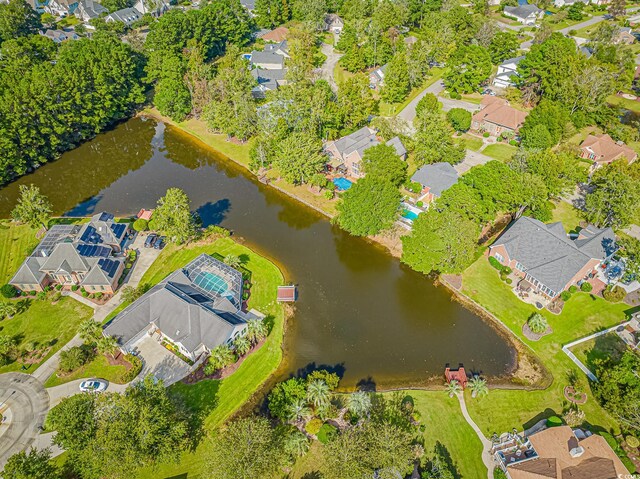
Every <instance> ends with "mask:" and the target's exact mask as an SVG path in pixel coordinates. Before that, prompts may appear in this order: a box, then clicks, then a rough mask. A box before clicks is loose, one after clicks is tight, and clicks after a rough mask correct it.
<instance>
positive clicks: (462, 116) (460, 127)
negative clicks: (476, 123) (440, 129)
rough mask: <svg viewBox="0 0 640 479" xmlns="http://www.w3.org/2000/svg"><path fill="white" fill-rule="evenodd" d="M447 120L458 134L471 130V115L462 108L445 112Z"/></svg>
mask: <svg viewBox="0 0 640 479" xmlns="http://www.w3.org/2000/svg"><path fill="white" fill-rule="evenodd" d="M447 119H448V120H449V123H450V124H451V126H452V127H453V129H454V130H456V131H458V132H462V131H467V130H468V129H469V128H471V113H469V112H468V111H467V110H465V109H464V108H452V109H451V110H449V111H448V112H447Z"/></svg>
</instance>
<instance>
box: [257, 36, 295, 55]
mask: <svg viewBox="0 0 640 479" xmlns="http://www.w3.org/2000/svg"><path fill="white" fill-rule="evenodd" d="M262 51H264V52H266V53H275V54H276V55H280V56H282V57H284V58H291V57H290V56H289V46H288V44H287V41H286V40H282V41H281V42H278V43H268V44H267V45H265V46H264V48H263V49H262Z"/></svg>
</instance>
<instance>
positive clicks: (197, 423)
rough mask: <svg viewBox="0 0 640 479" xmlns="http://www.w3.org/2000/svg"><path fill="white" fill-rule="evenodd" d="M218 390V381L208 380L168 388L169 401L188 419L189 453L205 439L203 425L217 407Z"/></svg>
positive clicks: (178, 384)
mask: <svg viewBox="0 0 640 479" xmlns="http://www.w3.org/2000/svg"><path fill="white" fill-rule="evenodd" d="M219 389H220V381H219V380H210V379H205V380H203V381H200V382H198V383H196V384H192V385H187V384H184V383H176V384H174V385H173V386H171V387H170V388H169V394H170V396H171V399H172V400H173V401H175V402H176V403H177V404H178V407H180V408H181V409H182V410H183V411H184V412H185V414H186V416H187V417H188V424H189V433H188V437H189V446H188V449H189V451H191V452H193V451H195V450H196V448H197V447H198V445H199V444H200V442H201V441H202V439H204V438H205V437H206V431H205V428H204V425H205V423H206V420H207V418H208V417H209V415H210V414H211V412H212V411H213V410H214V409H215V408H216V407H217V405H218V390H219ZM177 477H182V476H177ZM185 477H186V476H185Z"/></svg>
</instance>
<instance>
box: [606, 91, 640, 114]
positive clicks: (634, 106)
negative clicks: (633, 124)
mask: <svg viewBox="0 0 640 479" xmlns="http://www.w3.org/2000/svg"><path fill="white" fill-rule="evenodd" d="M607 103H609V104H610V105H614V106H617V107H620V108H624V109H626V110H631V111H633V112H636V113H640V101H636V100H627V99H626V98H622V97H620V96H617V95H609V96H608V97H607Z"/></svg>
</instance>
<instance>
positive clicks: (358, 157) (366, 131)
mask: <svg viewBox="0 0 640 479" xmlns="http://www.w3.org/2000/svg"><path fill="white" fill-rule="evenodd" d="M379 144H380V140H379V139H378V137H377V136H376V132H375V130H372V129H371V128H368V127H366V126H365V127H362V128H360V129H359V130H358V131H355V132H353V133H351V134H350V135H347V136H343V137H342V138H340V139H338V140H335V141H329V142H327V143H326V144H325V146H324V150H325V152H326V153H327V155H328V156H329V163H328V166H329V168H330V169H332V170H337V171H340V172H342V173H344V174H345V175H347V176H350V177H352V178H362V177H363V176H364V175H365V174H364V172H363V171H362V158H363V156H364V152H365V151H366V150H367V149H368V148H371V147H372V146H376V145H379ZM386 144H387V145H389V146H393V148H394V149H395V151H396V154H397V155H398V156H399V157H400V158H402V159H403V160H404V159H406V157H407V150H406V148H405V147H404V145H403V144H402V142H401V141H400V138H398V137H397V136H396V137H394V138H392V139H390V140H389V141H387V142H386Z"/></svg>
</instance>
